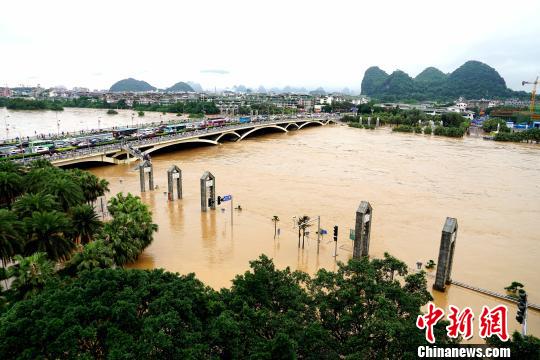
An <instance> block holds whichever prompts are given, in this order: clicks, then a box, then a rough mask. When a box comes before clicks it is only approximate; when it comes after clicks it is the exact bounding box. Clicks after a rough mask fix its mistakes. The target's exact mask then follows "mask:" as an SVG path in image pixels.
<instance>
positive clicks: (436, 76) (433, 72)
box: [414, 66, 448, 84]
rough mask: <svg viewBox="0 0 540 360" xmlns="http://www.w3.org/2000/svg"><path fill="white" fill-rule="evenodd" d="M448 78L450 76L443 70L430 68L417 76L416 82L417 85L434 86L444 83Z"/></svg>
mask: <svg viewBox="0 0 540 360" xmlns="http://www.w3.org/2000/svg"><path fill="white" fill-rule="evenodd" d="M447 78H448V76H447V75H446V74H445V73H443V72H442V71H441V70H439V69H437V68H434V67H432V66H430V67H428V68H426V69H424V71H422V72H421V73H420V74H418V75H416V77H415V78H414V81H415V82H417V83H427V84H433V83H441V82H444V81H446V79H447Z"/></svg>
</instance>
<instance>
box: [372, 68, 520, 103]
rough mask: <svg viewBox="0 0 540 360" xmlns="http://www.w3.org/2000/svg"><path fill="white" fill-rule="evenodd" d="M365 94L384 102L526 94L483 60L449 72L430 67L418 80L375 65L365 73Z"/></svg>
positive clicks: (505, 96)
mask: <svg viewBox="0 0 540 360" xmlns="http://www.w3.org/2000/svg"><path fill="white" fill-rule="evenodd" d="M362 94H363V95H368V96H371V97H374V98H377V99H380V100H383V101H398V100H405V99H415V100H447V99H455V98H458V97H460V96H462V97H465V98H467V99H480V98H492V97H495V98H507V97H511V96H515V97H523V93H522V92H515V91H512V90H510V89H508V88H507V87H506V83H505V81H504V79H503V78H502V77H501V76H500V75H499V73H498V72H497V71H496V70H495V69H493V68H492V67H490V66H488V65H486V64H484V63H482V62H479V61H467V62H466V63H465V64H463V65H462V66H460V67H459V68H457V69H456V70H454V71H453V72H452V73H450V74H448V75H446V74H444V73H443V72H442V71H440V70H438V69H436V68H434V67H428V68H426V69H425V70H424V71H422V72H421V73H420V74H418V75H417V76H416V77H415V78H414V79H412V78H411V77H410V76H409V75H407V74H406V73H404V72H403V71H400V70H397V71H394V72H393V73H392V74H391V75H388V74H386V73H385V72H384V71H383V70H381V69H380V68H378V67H376V66H372V67H370V68H369V69H367V70H366V72H365V74H364V79H363V80H362Z"/></svg>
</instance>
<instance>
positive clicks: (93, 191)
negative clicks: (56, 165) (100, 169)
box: [69, 169, 109, 203]
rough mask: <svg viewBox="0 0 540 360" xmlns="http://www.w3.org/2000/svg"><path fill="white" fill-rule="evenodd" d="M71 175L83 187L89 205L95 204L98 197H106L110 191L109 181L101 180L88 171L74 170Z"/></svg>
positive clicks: (70, 172)
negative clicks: (106, 193)
mask: <svg viewBox="0 0 540 360" xmlns="http://www.w3.org/2000/svg"><path fill="white" fill-rule="evenodd" d="M69 175H70V176H71V178H72V179H73V180H74V181H75V182H76V183H77V184H79V186H80V187H81V189H82V191H83V195H84V199H85V201H86V202H87V203H93V202H95V201H96V200H97V198H98V197H100V196H103V195H105V192H107V191H109V182H108V181H107V180H105V179H100V178H98V177H97V176H95V175H94V174H92V173H89V172H88V171H83V170H80V169H73V170H70V171H69Z"/></svg>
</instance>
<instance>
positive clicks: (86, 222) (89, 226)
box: [69, 204, 102, 244]
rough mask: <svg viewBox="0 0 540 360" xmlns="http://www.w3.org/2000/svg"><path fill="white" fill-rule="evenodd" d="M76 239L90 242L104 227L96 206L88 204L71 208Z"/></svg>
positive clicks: (73, 233)
mask: <svg viewBox="0 0 540 360" xmlns="http://www.w3.org/2000/svg"><path fill="white" fill-rule="evenodd" d="M69 214H70V216H71V223H72V226H73V231H72V236H73V238H74V240H76V241H77V242H80V243H82V244H88V243H89V242H90V241H91V240H92V238H93V237H94V235H96V234H97V233H98V232H99V230H100V229H101V227H102V224H101V221H100V220H99V218H98V215H97V214H96V212H95V211H94V208H93V207H92V206H90V205H88V204H83V205H77V206H74V207H72V208H71V209H70V210H69Z"/></svg>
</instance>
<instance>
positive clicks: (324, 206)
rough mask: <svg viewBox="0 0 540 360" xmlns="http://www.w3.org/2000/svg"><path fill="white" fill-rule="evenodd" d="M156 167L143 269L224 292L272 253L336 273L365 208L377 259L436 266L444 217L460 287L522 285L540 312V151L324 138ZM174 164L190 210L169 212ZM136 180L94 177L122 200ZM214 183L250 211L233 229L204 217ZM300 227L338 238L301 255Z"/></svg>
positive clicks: (231, 147)
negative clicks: (307, 224) (452, 224)
mask: <svg viewBox="0 0 540 360" xmlns="http://www.w3.org/2000/svg"><path fill="white" fill-rule="evenodd" d="M153 164H154V178H155V184H156V185H158V187H159V188H158V190H156V191H153V192H146V193H143V194H142V199H143V200H144V201H145V202H146V203H147V204H149V205H150V207H151V209H152V212H153V216H154V221H155V222H156V223H157V224H158V225H159V232H158V233H157V234H156V236H155V240H154V243H153V244H152V245H151V246H150V247H149V248H148V249H147V250H146V251H145V252H144V253H143V254H142V256H141V257H140V260H139V261H138V262H137V263H136V264H134V265H133V267H137V268H165V269H167V270H169V271H173V272H179V273H189V272H195V274H196V275H197V277H198V278H199V279H201V280H202V281H204V282H205V283H206V284H208V285H210V286H212V287H214V288H220V287H224V286H225V287H227V286H230V280H231V279H233V278H234V276H235V275H236V274H238V273H241V272H244V271H245V270H247V269H248V267H249V264H248V262H249V260H252V259H255V258H256V257H258V256H259V255H260V254H263V253H264V254H267V255H268V256H270V257H272V258H273V259H274V261H275V263H276V264H277V266H279V267H285V266H291V268H293V269H299V270H303V271H306V272H308V273H310V274H313V273H315V272H316V270H317V269H319V268H322V267H324V268H327V269H335V267H336V264H335V261H334V257H333V256H332V255H333V251H334V243H333V241H332V239H331V237H332V227H333V226H334V225H338V226H339V242H338V246H339V249H338V257H337V259H338V260H339V261H346V260H347V259H349V258H350V257H351V249H352V241H351V240H349V239H348V237H349V229H350V228H353V227H354V216H355V211H356V208H357V207H358V205H359V203H360V201H361V200H368V201H370V202H371V204H372V206H373V224H372V234H371V245H370V246H371V248H370V253H371V255H372V256H375V257H382V256H383V253H384V252H385V251H387V252H389V253H391V254H392V255H394V256H396V257H398V258H399V259H402V260H403V261H405V262H406V263H407V264H408V265H409V267H411V268H412V267H414V266H415V263H416V261H418V260H420V261H422V262H423V263H426V262H427V261H428V260H429V259H434V260H435V261H437V257H438V250H439V242H440V236H441V230H442V226H443V224H444V221H445V218H446V217H447V216H451V217H455V218H457V219H458V223H459V231H458V237H457V244H456V253H455V257H454V265H453V269H452V278H453V279H454V280H458V281H461V282H464V283H467V284H470V285H474V286H477V287H481V288H486V289H489V290H493V291H496V292H499V293H504V289H503V288H504V287H505V286H508V285H509V284H510V283H511V282H512V281H519V282H522V283H524V284H525V288H526V290H527V292H528V294H529V301H530V302H532V303H537V304H538V303H540V282H539V281H538V274H539V270H540V265H539V262H540V250H539V245H540V235H539V232H538V226H539V221H538V219H539V217H540V147H538V146H533V145H521V144H520V145H517V144H506V143H505V144H501V143H495V142H490V141H483V140H482V139H480V138H465V139H463V140H455V139H447V138H439V137H429V136H423V135H410V134H396V133H391V132H390V131H389V129H379V130H376V131H367V130H359V129H353V128H348V127H345V126H327V127H313V128H306V129H303V130H300V131H296V132H294V131H293V132H289V133H288V134H283V133H275V134H267V135H262V136H255V137H252V138H248V139H246V140H244V141H241V142H231V143H225V144H223V145H220V146H205V147H198V148H192V149H187V150H183V151H174V152H168V153H162V154H153ZM173 164H175V165H178V166H179V167H180V168H181V169H182V171H183V178H184V182H183V188H184V199H183V200H177V201H174V202H168V201H167V197H166V193H165V191H166V188H167V183H166V170H167V169H168V168H169V167H170V166H171V165H173ZM133 168H134V165H133V164H131V165H117V166H104V167H98V168H93V169H91V171H92V172H94V173H95V174H96V175H98V176H100V177H104V178H106V179H108V180H109V181H110V183H111V186H110V187H111V194H114V193H116V192H119V191H124V192H128V191H129V192H133V193H135V194H140V192H139V177H138V172H137V171H134V170H133ZM205 170H209V171H210V172H212V173H213V174H214V175H215V176H216V188H217V194H218V195H225V194H232V195H233V199H234V206H237V205H239V204H240V205H241V206H242V208H243V210H242V211H234V226H233V227H232V228H231V224H230V203H223V204H222V205H221V206H219V207H218V209H217V210H216V211H210V212H208V213H201V211H200V194H199V178H200V176H201V175H202V174H203V172H204V171H205ZM274 215H277V216H279V218H280V219H281V221H280V222H279V223H278V227H279V228H280V229H281V236H280V237H279V238H278V239H275V240H274V238H273V236H274V227H273V223H272V221H271V218H272V216H274ZM302 215H309V216H310V217H312V218H316V217H317V216H318V215H320V216H321V227H322V228H323V229H326V230H328V233H329V235H326V236H325V237H324V239H323V241H321V244H320V250H319V253H317V241H316V235H315V231H316V222H315V223H314V226H313V227H312V228H311V229H310V231H311V233H312V235H311V236H310V237H309V239H308V240H307V242H306V246H305V249H300V250H299V249H298V247H297V244H298V236H297V230H295V229H294V228H293V221H294V220H293V217H294V216H302ZM431 273H432V274H434V271H432V272H431ZM431 281H432V279H431V278H430V282H431ZM434 295H435V298H436V300H437V303H438V304H439V305H440V306H446V305H448V304H456V305H458V306H471V307H472V308H473V310H474V311H475V312H476V314H477V315H479V314H480V309H481V306H482V305H484V304H486V305H494V304H498V303H500V301H498V300H497V299H493V298H489V297H487V296H483V295H479V294H476V293H474V292H471V291H469V290H465V289H462V288H458V287H456V286H450V287H449V289H448V290H447V293H446V294H444V295H443V294H440V293H435V294H434ZM507 305H508V306H509V308H510V313H509V327H510V328H512V329H513V328H516V329H517V325H518V324H517V322H516V321H515V320H514V316H515V309H516V306H515V305H511V304H509V303H508V304H507ZM539 315H540V314H539V313H538V312H535V311H530V313H529V331H530V332H532V333H535V334H536V335H538V334H539V333H540V316H539Z"/></svg>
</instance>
